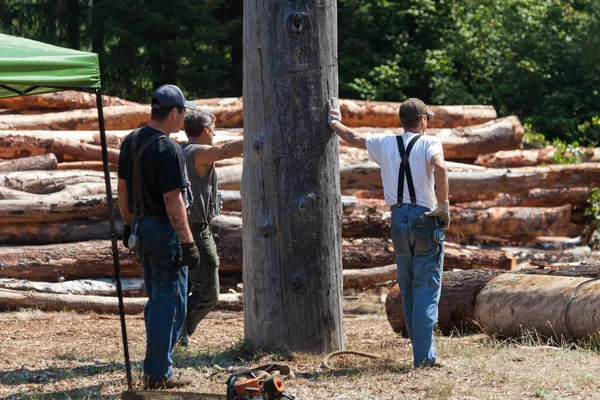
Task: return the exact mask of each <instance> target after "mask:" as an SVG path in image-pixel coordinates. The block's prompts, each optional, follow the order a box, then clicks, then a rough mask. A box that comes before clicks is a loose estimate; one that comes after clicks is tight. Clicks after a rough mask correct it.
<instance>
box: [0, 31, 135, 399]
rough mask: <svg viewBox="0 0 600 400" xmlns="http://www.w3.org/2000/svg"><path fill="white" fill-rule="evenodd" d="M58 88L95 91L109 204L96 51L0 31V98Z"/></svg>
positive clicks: (115, 260) (110, 211)
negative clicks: (87, 51)
mask: <svg viewBox="0 0 600 400" xmlns="http://www.w3.org/2000/svg"><path fill="white" fill-rule="evenodd" d="M61 90H80V91H86V92H92V93H95V94H96V105H97V108H98V125H99V128H100V141H101V145H102V163H103V167H104V180H105V184H106V198H107V204H112V189H111V185H110V171H109V167H108V151H107V144H106V131H105V128H104V114H103V111H102V88H101V85H100V67H99V65H98V55H97V54H94V53H86V52H83V51H77V50H71V49H66V48H63V47H57V46H52V45H49V44H46V43H41V42H36V41H34V40H29V39H24V38H19V37H15V36H9V35H4V34H0V98H6V97H16V96H26V95H32V94H41V93H50V92H57V91H61ZM108 218H109V226H110V236H111V241H112V253H113V263H114V266H115V279H116V281H117V294H118V298H119V312H120V315H121V332H122V334H123V348H124V351H125V367H126V373H127V385H128V387H129V389H130V390H131V389H132V381H131V366H130V362H129V350H128V346H127V330H126V327H125V308H124V305H123V292H122V286H121V269H120V265H119V250H118V247H117V240H116V236H115V215H114V210H113V208H112V207H108Z"/></svg>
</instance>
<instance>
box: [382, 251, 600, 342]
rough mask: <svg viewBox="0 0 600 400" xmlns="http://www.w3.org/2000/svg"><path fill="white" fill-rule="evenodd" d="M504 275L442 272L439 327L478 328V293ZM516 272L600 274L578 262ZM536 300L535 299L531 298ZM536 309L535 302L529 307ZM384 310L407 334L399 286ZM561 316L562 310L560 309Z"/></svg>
mask: <svg viewBox="0 0 600 400" xmlns="http://www.w3.org/2000/svg"><path fill="white" fill-rule="evenodd" d="M500 274H503V272H502V271H488V270H471V271H444V274H443V277H442V292H441V295H440V301H439V319H438V324H437V326H438V328H439V329H440V331H441V332H442V333H444V334H445V335H449V334H452V333H455V332H458V333H467V332H477V331H479V330H480V326H479V324H478V323H477V322H476V318H475V303H476V300H477V298H478V295H479V293H480V292H481V290H482V289H483V287H484V286H485V285H486V284H488V282H489V281H490V280H491V279H492V278H494V277H496V276H498V275H500ZM519 274H530V275H546V274H548V275H553V274H556V275H559V276H560V275H562V276H579V277H588V278H597V277H600V267H599V266H598V264H585V263H584V264H581V265H579V266H573V267H568V268H564V269H562V268H561V269H559V270H550V269H546V270H543V269H526V270H522V271H519ZM534 301H535V299H534ZM497 307H499V308H503V309H506V310H510V307H508V306H507V305H506V304H505V303H498V304H497ZM532 309H536V310H537V305H534V306H533V307H532V308H530V311H529V312H531V310H532ZM385 311H386V314H387V318H388V321H389V322H390V325H391V326H392V329H393V330H394V332H397V333H402V334H403V335H405V336H407V333H406V324H405V322H404V312H403V310H402V296H401V294H400V290H399V288H398V285H394V287H393V288H392V289H391V290H390V292H389V293H388V295H387V299H386V302H385ZM563 315H564V310H563Z"/></svg>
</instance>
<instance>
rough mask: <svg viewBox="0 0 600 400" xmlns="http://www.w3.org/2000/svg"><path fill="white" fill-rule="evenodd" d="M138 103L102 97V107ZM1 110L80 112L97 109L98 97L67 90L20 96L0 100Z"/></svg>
mask: <svg viewBox="0 0 600 400" xmlns="http://www.w3.org/2000/svg"><path fill="white" fill-rule="evenodd" d="M136 104H137V103H134V102H131V101H127V100H123V99H120V98H118V97H113V96H106V95H104V94H103V95H102V106H103V107H113V106H131V105H136ZM0 108H14V109H19V110H40V109H51V110H80V109H84V108H93V109H95V108H96V96H95V95H94V94H92V93H86V92H79V91H75V90H66V91H64V92H54V93H45V94H36V95H32V96H18V97H10V98H7V99H0Z"/></svg>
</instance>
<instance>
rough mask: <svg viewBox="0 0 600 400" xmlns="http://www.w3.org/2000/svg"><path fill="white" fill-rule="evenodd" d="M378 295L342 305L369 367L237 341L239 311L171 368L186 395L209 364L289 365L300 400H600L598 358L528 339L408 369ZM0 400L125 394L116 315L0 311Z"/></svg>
mask: <svg viewBox="0 0 600 400" xmlns="http://www.w3.org/2000/svg"><path fill="white" fill-rule="evenodd" d="M382 290H383V291H385V290H386V288H383V289H381V288H380V289H376V290H371V291H367V292H360V293H355V294H352V295H350V296H347V297H346V298H345V300H344V332H345V346H346V349H352V350H360V351H366V352H371V353H377V354H380V355H382V356H383V357H382V358H381V359H378V360H372V359H367V358H362V357H358V356H342V357H339V358H335V359H334V360H332V362H331V364H332V367H333V368H334V369H333V370H328V369H326V368H323V367H322V365H321V364H322V361H323V357H322V356H314V355H307V354H294V355H292V356H291V357H289V358H287V359H283V358H282V357H281V356H280V355H279V354H277V353H264V352H261V351H258V350H255V349H253V348H251V346H249V345H248V344H247V343H245V342H244V341H243V316H242V314H241V313H232V312H214V313H211V314H210V315H209V317H208V318H207V319H206V320H205V321H203V322H202V324H201V325H200V327H199V328H198V331H197V333H196V335H195V336H194V337H192V340H191V344H190V346H189V347H188V348H179V347H178V348H177V350H176V355H175V360H176V367H177V368H180V369H184V370H186V371H187V372H188V373H189V374H191V375H193V376H195V377H196V378H197V379H196V382H195V384H194V385H193V386H192V387H191V388H190V389H189V390H186V391H194V392H212V393H221V394H224V393H225V381H226V379H227V374H225V373H218V374H216V375H214V376H210V375H211V374H212V373H213V372H215V369H214V368H213V365H215V364H218V365H220V366H222V367H230V366H246V367H247V366H257V365H261V364H265V363H269V362H277V363H285V364H288V365H289V366H290V367H291V368H292V370H293V371H294V372H295V375H296V378H295V379H293V380H288V381H286V384H287V388H288V392H289V393H290V394H292V395H294V396H295V397H296V398H297V399H361V400H367V399H529V398H543V399H598V398H600V378H598V377H599V376H600V358H599V355H598V352H597V350H596V351H595V350H593V349H591V348H585V347H575V346H569V345H564V346H562V347H551V346H540V345H544V344H545V343H543V342H540V341H539V340H536V339H535V338H529V339H522V340H520V341H518V342H516V341H512V342H506V341H498V340H493V339H490V338H488V337H487V336H485V335H483V334H475V335H465V336H461V335H455V336H452V337H442V336H438V338H437V343H438V352H439V356H440V361H441V362H442V363H443V367H442V368H436V369H419V370H415V369H413V368H412V367H411V365H412V352H411V347H410V343H409V341H408V340H407V339H403V338H400V337H398V335H396V334H395V333H394V332H393V331H392V329H391V327H390V325H389V323H388V322H387V319H386V317H385V314H384V309H383V303H382V302H381V295H382ZM127 334H128V339H129V340H128V343H129V351H130V357H131V360H132V367H133V377H134V386H136V387H137V388H141V384H142V383H141V376H142V371H141V362H142V360H143V355H144V346H145V336H144V327H143V319H142V317H141V315H138V316H128V317H127ZM0 343H1V346H0V398H2V399H97V398H98V399H115V398H118V397H119V394H120V392H121V391H123V390H125V389H126V388H127V382H126V377H125V368H124V361H123V360H124V357H123V348H122V341H121V329H120V322H119V318H118V316H113V315H111V316H105V315H96V314H76V313H71V312H54V313H46V312H40V311H19V312H7V313H0Z"/></svg>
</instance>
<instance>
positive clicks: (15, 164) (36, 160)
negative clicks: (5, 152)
mask: <svg viewBox="0 0 600 400" xmlns="http://www.w3.org/2000/svg"><path fill="white" fill-rule="evenodd" d="M57 164H58V161H57V160H56V156H55V155H54V154H47V155H45V156H34V157H27V158H20V159H17V160H7V161H0V172H12V171H31V170H54V169H56V167H57Z"/></svg>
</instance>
